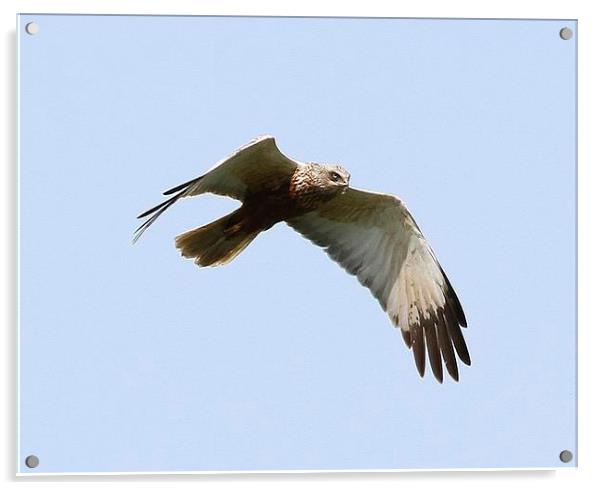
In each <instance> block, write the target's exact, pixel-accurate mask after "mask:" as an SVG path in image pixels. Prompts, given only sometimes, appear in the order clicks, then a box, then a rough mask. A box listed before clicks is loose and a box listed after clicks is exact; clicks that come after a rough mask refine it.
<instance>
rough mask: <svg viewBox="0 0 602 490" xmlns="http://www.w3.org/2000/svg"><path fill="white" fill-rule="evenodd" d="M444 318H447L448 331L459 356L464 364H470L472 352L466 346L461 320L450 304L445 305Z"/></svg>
mask: <svg viewBox="0 0 602 490" xmlns="http://www.w3.org/2000/svg"><path fill="white" fill-rule="evenodd" d="M443 318H444V320H445V327H446V329H447V333H448V334H449V337H450V339H451V340H452V342H453V344H454V347H455V349H456V353H457V354H458V357H459V358H460V360H461V361H462V362H463V363H464V364H466V365H467V366H470V354H469V353H468V347H466V342H465V341H464V336H463V335H462V330H461V329H460V325H459V321H458V319H457V318H456V315H455V312H454V311H453V310H452V308H451V306H449V304H446V305H445V311H444V312H443Z"/></svg>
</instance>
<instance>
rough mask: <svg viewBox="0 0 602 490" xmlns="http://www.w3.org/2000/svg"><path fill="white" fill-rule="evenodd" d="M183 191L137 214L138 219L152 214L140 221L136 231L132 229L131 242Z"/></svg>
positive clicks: (137, 238)
mask: <svg viewBox="0 0 602 490" xmlns="http://www.w3.org/2000/svg"><path fill="white" fill-rule="evenodd" d="M184 192H185V190H183V191H182V192H180V193H178V194H176V195H175V196H173V197H170V198H169V199H167V200H166V201H163V202H162V203H161V204H157V205H156V206H154V207H152V208H151V209H149V210H148V211H145V212H144V213H142V214H141V215H139V216H138V219H141V218H146V217H147V216H149V215H151V214H152V216H150V218H148V219H147V220H146V221H145V222H144V223H142V224H141V225H140V226H139V227H138V228H136V231H134V238H133V239H132V243H136V242H137V241H138V240H139V239H140V237H141V236H142V235H143V233H144V232H145V231H146V230H148V228H149V227H150V226H151V225H152V224H153V223H154V222H155V221H156V220H157V218H158V217H159V216H161V215H162V214H163V213H164V212H165V211H166V210H167V209H168V208H169V207H170V206H171V205H172V204H173V203H175V202H176V201H177V200H178V199H180V197H182V195H183V194H184Z"/></svg>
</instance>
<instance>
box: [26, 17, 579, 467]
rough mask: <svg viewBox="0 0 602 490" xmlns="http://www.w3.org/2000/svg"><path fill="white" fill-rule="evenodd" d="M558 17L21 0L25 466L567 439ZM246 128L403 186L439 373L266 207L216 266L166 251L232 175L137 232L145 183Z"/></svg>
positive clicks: (541, 454)
mask: <svg viewBox="0 0 602 490" xmlns="http://www.w3.org/2000/svg"><path fill="white" fill-rule="evenodd" d="M31 20H36V21H37V22H38V23H39V25H40V32H39V33H38V34H37V35H35V36H29V35H27V34H25V33H24V29H23V26H24V25H25V24H26V23H27V22H29V21H31ZM564 26H570V27H572V28H573V29H574V30H575V31H576V27H577V26H576V23H575V22H574V21H497V20H491V21H467V20H404V19H391V20H382V19H371V20H368V19H301V18H298V19H294V18H211V17H145V16H140V17H118V16H102V17H95V16H59V15H52V16H43V15H33V16H32V15H23V16H21V17H20V18H19V19H18V38H19V49H20V55H19V76H20V82H19V90H20V99H19V103H20V126H19V130H20V146H19V151H20V229H19V232H20V235H19V236H20V305H19V314H20V335H19V337H20V419H19V426H20V438H19V454H18V461H19V469H20V471H24V472H32V471H35V472H71V471H195V470H199V471H201V470H272V469H274V470H282V469H346V468H370V469H374V468H438V467H444V468H451V467H538V466H541V467H551V466H561V465H562V463H560V461H559V459H558V454H559V452H560V451H561V450H563V449H570V450H572V451H575V450H576V447H575V445H576V432H575V396H576V386H575V281H574V278H575V138H574V129H575V115H576V112H575V63H576V58H575V47H576V45H575V44H576V39H575V38H573V39H572V40H570V41H563V40H562V39H560V37H559V35H558V32H559V30H560V28H562V27H564ZM263 133H271V134H274V135H275V136H276V138H277V141H278V144H279V146H280V148H281V149H282V150H283V151H284V152H285V153H287V154H289V155H291V156H293V157H295V158H298V159H300V160H312V161H326V162H336V163H340V164H342V165H344V166H345V167H346V168H347V169H348V170H349V171H350V172H351V175H352V184H353V185H355V186H358V187H361V188H365V189H373V190H377V191H381V192H391V193H394V194H397V195H399V196H400V197H401V198H402V199H403V200H404V201H405V202H406V203H407V204H408V206H409V207H410V209H411V210H412V211H413V213H414V216H415V218H416V220H417V221H418V223H419V225H420V226H421V228H422V230H423V231H424V233H425V234H426V236H427V238H428V239H429V241H430V242H431V244H432V246H433V248H434V250H435V252H436V254H437V256H438V258H439V260H440V262H441V263H442V265H443V267H444V268H445V270H446V272H447V273H448V276H449V277H450V280H451V281H452V283H453V285H454V287H455V289H456V291H457V293H458V295H459V297H460V299H461V301H462V303H463V306H464V309H465V311H466V315H467V318H468V323H469V328H468V330H466V331H465V337H466V340H467V343H468V346H469V349H470V351H471V355H472V359H473V366H472V367H470V368H467V367H465V366H462V367H461V372H460V383H454V382H452V381H451V380H449V378H446V382H445V383H444V384H443V385H439V384H438V383H437V382H436V381H435V380H434V378H433V377H432V375H431V374H430V372H427V376H426V377H425V379H421V378H420V377H419V376H418V375H417V373H416V369H415V367H414V362H413V359H412V356H411V354H410V352H409V351H408V350H407V348H406V347H405V345H404V344H403V342H402V340H401V337H400V335H399V332H398V331H396V330H394V329H393V328H392V327H391V326H390V324H389V322H388V319H387V317H386V315H385V314H384V313H383V312H382V311H381V309H380V307H379V305H378V303H377V302H376V301H375V300H374V299H373V298H372V296H371V295H370V293H369V292H368V290H366V289H364V288H362V287H361V286H360V285H359V284H358V283H357V281H356V280H355V279H354V278H352V277H351V276H349V275H347V274H346V273H344V272H343V271H342V269H340V268H339V267H338V266H337V265H336V264H334V263H333V262H331V261H330V260H329V259H328V258H327V256H326V255H325V254H324V253H323V252H321V251H320V250H319V249H318V248H317V247H315V246H313V245H311V244H310V243H309V242H307V241H305V240H304V239H303V238H301V237H300V236H298V235H296V234H295V232H293V230H291V229H290V228H288V227H286V226H285V225H278V226H276V227H274V228H273V229H272V230H270V231H269V232H267V233H265V234H264V235H262V236H260V237H259V238H258V239H257V240H256V241H255V242H254V243H253V244H252V245H251V246H250V247H249V248H248V249H247V250H246V251H245V252H244V253H243V254H242V255H241V256H240V257H239V258H237V259H236V260H235V261H234V262H233V263H232V264H230V265H228V266H226V267H222V268H215V269H203V270H202V269H199V268H197V267H196V266H194V264H193V263H192V262H191V261H187V260H184V259H182V258H181V257H180V256H179V254H178V252H177V250H176V249H175V248H174V243H173V238H174V236H175V235H177V234H178V233H181V232H182V231H185V230H187V229H190V228H192V227H195V226H198V225H200V224H204V223H207V222H209V221H211V220H213V219H215V218H216V217H218V216H220V215H221V214H223V213H225V212H226V211H228V210H231V209H233V208H234V207H235V206H236V203H235V202H234V201H230V200H227V199H224V198H219V197H216V196H203V197H200V198H197V199H194V200H192V199H191V200H186V201H183V202H181V203H178V205H177V206H174V207H173V208H172V209H170V211H169V212H168V213H166V214H165V215H164V216H162V217H161V219H160V220H159V221H157V223H156V224H155V225H154V226H153V227H152V228H151V229H150V231H149V232H148V233H147V234H146V235H145V236H144V237H143V239H142V240H141V241H140V242H139V243H138V244H137V245H136V246H132V244H131V237H132V232H133V230H134V229H135V228H136V226H137V222H136V219H135V217H136V215H137V214H139V213H140V212H141V211H143V210H145V209H147V208H148V207H150V206H152V205H154V204H156V203H157V202H159V200H160V199H161V192H162V191H163V190H165V189H167V188H169V187H171V186H173V185H176V184H179V183H180V182H183V181H186V180H189V179H190V178H192V177H194V176H196V175H199V174H201V173H202V172H203V171H204V170H206V169H207V168H209V167H211V166H212V165H213V164H214V163H215V162H216V161H217V160H219V159H221V158H223V157H224V156H226V155H227V154H229V153H230V152H231V151H232V150H234V149H235V148H236V147H238V146H240V145H242V144H244V143H246V142H248V141H249V140H250V139H251V138H253V137H255V136H257V135H259V134H263ZM28 454H36V455H37V456H38V457H39V458H40V465H39V467H38V468H36V469H35V470H30V469H27V468H26V467H25V466H24V464H22V462H23V460H24V458H25V456H27V455H28ZM574 463H575V460H573V462H571V463H570V464H571V465H573V464H574Z"/></svg>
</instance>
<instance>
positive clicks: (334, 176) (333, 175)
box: [330, 172, 343, 182]
mask: <svg viewBox="0 0 602 490" xmlns="http://www.w3.org/2000/svg"><path fill="white" fill-rule="evenodd" d="M330 180H332V181H333V182H340V181H341V180H343V179H342V178H341V176H340V175H339V174H337V173H336V172H330Z"/></svg>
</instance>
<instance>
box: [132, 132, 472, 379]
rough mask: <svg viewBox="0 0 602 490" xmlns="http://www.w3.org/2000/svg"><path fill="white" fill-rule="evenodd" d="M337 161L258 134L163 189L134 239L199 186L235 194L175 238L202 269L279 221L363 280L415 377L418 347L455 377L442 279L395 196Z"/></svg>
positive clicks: (458, 319)
mask: <svg viewBox="0 0 602 490" xmlns="http://www.w3.org/2000/svg"><path fill="white" fill-rule="evenodd" d="M349 177H350V175H349V172H347V170H345V169H344V168H343V167H341V166H339V165H321V164H317V163H302V162H299V161H296V160H294V159H292V158H289V157H287V156H286V155H284V154H283V153H282V152H280V150H279V149H278V147H277V146H276V141H275V139H274V137H273V136H269V135H268V136H261V137H259V138H256V139H254V140H253V141H251V142H250V143H249V144H247V145H245V146H243V147H241V148H240V149H238V150H237V151H235V152H234V153H233V154H232V155H230V156H229V157H227V158H225V159H224V160H222V161H220V162H219V163H218V164H217V165H216V166H214V167H213V168H212V169H211V170H209V171H208V172H207V173H205V174H204V175H201V176H200V177H197V178H195V179H192V180H190V181H188V182H185V183H183V184H180V185H178V186H176V187H174V188H172V189H169V190H168V191H165V192H164V193H163V194H164V195H166V196H171V197H169V198H168V199H167V200H166V201H164V202H162V203H161V204H159V205H157V206H155V207H153V208H151V209H149V210H148V211H146V212H144V213H142V214H141V215H140V216H138V218H146V220H145V221H144V222H143V223H142V225H141V226H140V227H139V228H138V229H137V230H136V231H135V234H134V242H136V241H137V240H138V239H139V238H140V236H141V235H142V233H144V232H145V231H146V230H147V229H148V227H149V226H150V225H152V224H153V223H154V222H155V220H156V219H157V218H158V217H159V216H160V215H161V214H163V213H164V212H165V210H167V209H168V208H169V207H170V206H171V205H173V204H174V203H175V202H176V201H178V200H179V199H181V198H183V197H190V196H197V195H199V194H204V193H207V192H209V193H212V194H219V195H222V196H228V197H231V198H234V199H237V200H239V201H241V202H242V206H240V207H239V208H238V209H236V210H235V211H234V212H232V213H230V214H228V215H226V216H224V217H222V218H220V219H218V220H216V221H214V222H213V223H209V224H207V225H205V226H201V227H199V228H196V229H194V230H190V231H187V232H186V233H183V234H181V235H179V236H177V237H176V247H177V248H178V249H180V251H181V253H182V255H183V256H184V257H187V258H193V259H194V260H195V263H196V264H197V265H199V266H201V267H207V266H216V265H223V264H227V263H228V262H230V261H231V260H232V259H234V258H235V257H236V256H237V255H238V254H240V253H241V252H242V251H243V250H244V249H245V248H246V247H247V246H248V245H249V244H250V243H251V241H253V239H254V238H255V237H256V236H257V235H258V234H259V233H261V232H262V231H265V230H268V229H270V228H271V227H272V226H274V225H275V224H276V223H279V222H280V221H284V222H286V223H287V224H288V225H289V226H291V227H292V228H293V229H294V230H296V231H298V232H299V233H300V234H301V235H303V236H304V237H306V238H307V239H309V240H311V241H312V242H313V243H315V244H316V245H318V246H319V247H321V248H323V249H324V250H325V251H326V253H327V254H328V255H329V257H330V258H331V259H332V260H334V261H335V262H337V263H338V264H339V265H340V266H342V267H343V268H344V269H345V270H346V271H347V272H349V273H350V274H353V275H354V276H356V277H357V278H358V280H359V282H360V283H361V284H362V285H363V286H365V287H367V288H368V289H369V290H370V291H371V292H372V294H373V295H374V297H375V298H376V299H377V300H378V302H379V303H380V305H381V307H382V308H383V310H384V311H385V312H386V313H387V314H388V316H389V318H390V319H391V322H392V323H393V325H394V326H395V327H397V328H399V329H400V331H401V335H402V337H403V340H404V341H405V343H406V345H407V346H408V347H409V348H410V349H411V350H412V352H413V354H414V360H415V363H416V367H417V369H418V373H419V374H420V376H424V371H425V359H426V353H428V358H429V364H430V366H431V371H432V372H433V374H434V376H435V378H436V379H437V380H438V381H439V382H440V383H441V382H443V364H445V368H446V369H447V372H448V373H449V375H450V376H451V377H452V378H453V379H454V380H456V381H458V379H459V375H458V364H457V362H456V355H457V357H458V358H459V359H460V360H461V361H462V362H464V364H466V365H470V355H469V353H468V349H467V347H466V343H465V341H464V337H463V335H462V329H461V327H466V317H465V316H464V312H463V310H462V306H461V305H460V301H459V300H458V297H457V296H456V293H455V292H454V290H453V288H452V286H451V284H450V282H449V279H448V278H447V276H446V275H445V272H444V271H443V269H442V268H441V266H440V265H439V262H438V261H437V259H436V258H435V254H434V253H433V250H432V249H431V247H430V246H429V244H428V243H427V241H426V239H425V238H424V236H423V234H422V232H421V231H420V229H419V228H418V225H417V224H416V222H415V221H414V218H413V217H412V216H411V214H410V212H409V211H408V209H407V208H406V206H405V205H404V204H403V203H402V202H401V201H400V200H399V199H398V198H397V197H395V196H393V195H389V194H381V193H377V192H368V191H363V190H359V189H354V188H353V187H349Z"/></svg>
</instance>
